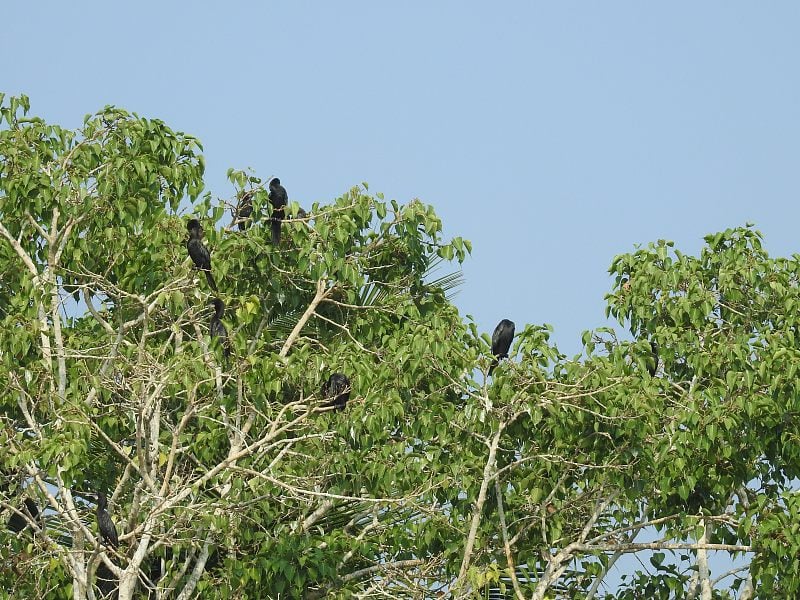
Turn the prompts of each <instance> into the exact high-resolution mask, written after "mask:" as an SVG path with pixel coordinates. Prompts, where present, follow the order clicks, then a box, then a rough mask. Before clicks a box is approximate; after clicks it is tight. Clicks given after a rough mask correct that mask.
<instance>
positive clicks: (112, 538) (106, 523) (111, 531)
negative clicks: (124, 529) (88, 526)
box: [96, 493, 119, 548]
mask: <svg viewBox="0 0 800 600" xmlns="http://www.w3.org/2000/svg"><path fill="white" fill-rule="evenodd" d="M107 506H108V499H107V498H106V495H105V494H103V493H98V494H97V511H96V512H97V528H98V529H99V530H100V538H101V539H102V540H103V543H104V544H105V545H106V546H111V547H112V548H116V547H117V546H118V545H119V538H118V537H117V528H116V527H115V526H114V521H112V520H111V515H110V514H108V510H107Z"/></svg>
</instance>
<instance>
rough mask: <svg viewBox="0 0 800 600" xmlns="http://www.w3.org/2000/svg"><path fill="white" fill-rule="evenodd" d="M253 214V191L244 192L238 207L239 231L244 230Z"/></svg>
mask: <svg viewBox="0 0 800 600" xmlns="http://www.w3.org/2000/svg"><path fill="white" fill-rule="evenodd" d="M252 214H253V191H252V190H250V191H249V192H244V193H243V194H242V195H241V196H240V197H239V205H238V206H237V207H236V220H237V221H238V222H239V231H244V230H245V229H247V226H248V225H249V224H250V215H252Z"/></svg>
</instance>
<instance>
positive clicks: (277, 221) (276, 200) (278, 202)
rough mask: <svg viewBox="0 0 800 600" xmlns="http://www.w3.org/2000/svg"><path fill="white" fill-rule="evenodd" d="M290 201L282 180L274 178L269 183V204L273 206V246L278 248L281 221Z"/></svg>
mask: <svg viewBox="0 0 800 600" xmlns="http://www.w3.org/2000/svg"><path fill="white" fill-rule="evenodd" d="M288 201H289V196H288V195H287V194H286V188H285V187H283V186H282V185H281V180H280V179H278V178H277V177H274V178H273V179H272V180H271V181H270V182H269V202H270V204H272V218H271V219H270V228H271V229H272V244H273V245H275V246H277V245H278V244H280V242H281V221H282V220H283V214H284V210H283V209H284V207H285V206H286V203H287V202H288Z"/></svg>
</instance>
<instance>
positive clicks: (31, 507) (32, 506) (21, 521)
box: [8, 498, 39, 533]
mask: <svg viewBox="0 0 800 600" xmlns="http://www.w3.org/2000/svg"><path fill="white" fill-rule="evenodd" d="M24 504H25V506H24V507H23V508H22V513H23V514H19V513H18V512H16V511H14V512H13V513H12V514H11V518H10V519H9V520H8V529H9V531H13V532H14V533H19V532H20V531H22V530H23V529H25V528H26V527H27V526H28V524H29V523H30V521H35V520H36V518H37V517H38V516H39V507H38V506H36V502H34V501H33V500H31V499H30V498H25V502H24ZM23 515H24V516H23Z"/></svg>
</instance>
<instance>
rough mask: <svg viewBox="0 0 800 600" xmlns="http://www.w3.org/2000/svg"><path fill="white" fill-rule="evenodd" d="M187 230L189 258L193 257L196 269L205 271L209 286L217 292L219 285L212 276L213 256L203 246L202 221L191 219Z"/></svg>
mask: <svg viewBox="0 0 800 600" xmlns="http://www.w3.org/2000/svg"><path fill="white" fill-rule="evenodd" d="M186 228H187V229H188V230H189V240H188V241H187V242H186V249H187V250H188V251H189V256H191V257H192V261H193V262H194V266H195V267H197V268H198V269H200V270H201V271H205V274H206V279H207V280H208V285H209V286H210V287H211V289H212V290H214V291H215V292H216V291H217V284H216V283H214V277H213V275H211V254H210V253H209V252H208V248H206V247H205V246H204V245H203V241H202V240H203V230H202V229H201V228H200V221H198V220H197V219H191V220H190V221H189V222H188V223H187V224H186Z"/></svg>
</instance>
